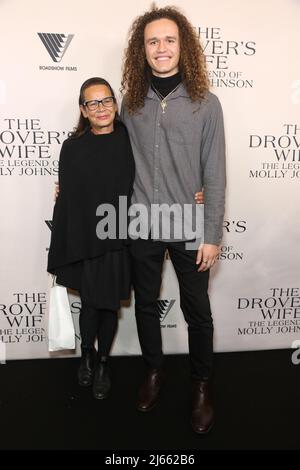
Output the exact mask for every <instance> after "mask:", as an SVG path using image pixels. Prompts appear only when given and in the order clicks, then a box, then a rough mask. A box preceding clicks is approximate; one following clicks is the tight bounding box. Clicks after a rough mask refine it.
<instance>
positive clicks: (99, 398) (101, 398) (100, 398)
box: [93, 393, 109, 400]
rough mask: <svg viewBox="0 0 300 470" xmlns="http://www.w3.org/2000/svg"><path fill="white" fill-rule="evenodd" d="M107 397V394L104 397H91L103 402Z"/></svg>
mask: <svg viewBox="0 0 300 470" xmlns="http://www.w3.org/2000/svg"><path fill="white" fill-rule="evenodd" d="M108 396H109V394H108V393H107V394H106V395H100V396H96V395H93V397H94V398H95V400H105V398H107V397H108Z"/></svg>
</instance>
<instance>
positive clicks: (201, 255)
mask: <svg viewBox="0 0 300 470" xmlns="http://www.w3.org/2000/svg"><path fill="white" fill-rule="evenodd" d="M218 254H219V247H218V246H217V245H209V244H207V243H204V244H203V245H200V247H199V248H198V252H197V257H196V264H198V265H199V268H198V271H207V270H208V269H210V268H211V267H212V266H213V265H214V264H215V262H216V259H217V256H218Z"/></svg>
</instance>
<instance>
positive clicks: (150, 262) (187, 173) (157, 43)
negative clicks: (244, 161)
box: [121, 7, 225, 434]
mask: <svg viewBox="0 0 300 470" xmlns="http://www.w3.org/2000/svg"><path fill="white" fill-rule="evenodd" d="M208 88H209V85H208V79H207V73H206V68H205V57H204V54H203V51H202V49H201V46H200V44H199V41H198V38H197V37H196V34H195V32H194V29H193V27H192V25H191V24H190V23H189V21H188V20H187V18H186V17H185V16H184V15H182V14H181V13H180V12H179V11H178V10H177V9H176V8H173V7H166V8H161V9H158V8H156V7H154V8H153V9H152V10H151V11H149V12H147V13H145V14H144V15H142V16H140V17H139V18H137V19H136V20H135V22H134V23H133V25H132V28H131V33H130V39H129V44H128V49H127V50H126V55H125V61H124V71H123V79H122V90H123V92H124V94H125V97H124V100H123V107H122V111H121V117H122V119H123V121H124V123H125V125H126V126H127V129H128V132H129V136H130V140H131V144H132V148H133V154H134V157H135V164H136V177H135V183H134V193H133V197H132V203H133V204H143V205H144V206H146V207H147V208H148V211H149V213H151V208H152V207H153V205H155V204H168V205H169V206H171V205H172V204H174V203H175V204H177V205H178V204H179V205H180V206H181V207H183V206H184V205H185V204H193V201H194V193H196V192H197V191H198V190H199V188H204V192H205V204H204V227H202V228H203V231H204V240H202V243H201V244H200V246H199V245H197V249H195V250H190V249H189V247H188V244H187V243H186V242H187V241H188V240H191V239H192V238H195V236H194V237H193V234H192V233H190V234H189V231H187V233H186V232H185V233H184V235H183V236H182V239H181V240H178V239H176V237H174V238H172V237H171V238H168V237H167V238H165V237H164V234H161V231H160V234H161V236H160V237H158V239H157V237H156V239H154V237H153V223H155V222H157V220H153V219H151V222H150V224H151V225H150V229H149V231H148V233H147V236H145V235H142V236H141V237H140V238H137V239H135V240H133V241H132V245H131V254H132V258H133V285H134V290H135V308H136V321H137V329H138V334H139V340H140V345H141V350H142V354H143V358H144V360H145V362H146V365H147V375H146V379H145V381H144V382H143V384H142V385H141V388H140V390H139V396H138V402H137V409H138V410H140V411H148V410H151V409H152V408H153V406H154V405H155V404H156V402H157V399H158V396H159V393H160V390H161V386H162V384H163V381H164V373H163V354H162V341H161V330H160V320H159V313H158V309H157V299H158V297H159V292H160V287H161V272H162V266H163V261H164V255H165V251H166V250H167V249H168V251H169V255H170V258H171V260H172V262H173V265H174V268H175V271H176V275H177V278H178V282H179V289H180V305H181V309H182V311H183V314H184V318H185V320H186V322H187V324H188V340H189V353H190V363H191V375H192V382H193V400H192V403H193V405H192V417H191V424H192V428H193V430H194V431H195V432H197V433H199V434H204V433H207V432H208V431H209V430H210V429H211V426H212V424H213V420H214V410H213V405H212V398H211V377H212V358H213V322H212V316H211V310H210V303H209V298H208V293H207V289H208V277H209V269H210V268H211V267H212V266H213V265H214V263H215V261H216V259H217V256H218V253H219V244H220V241H221V234H222V223H223V216H224V194H225V143H224V129H223V117H222V109H221V106H220V103H219V101H218V99H217V97H216V96H215V95H213V94H212V93H210V92H209V91H208ZM165 216H166V214H164V213H163V216H162V217H163V219H164V217H165ZM148 222H149V220H144V221H143V220H142V225H143V224H144V226H145V227H149V226H148V225H147V224H148ZM146 230H147V229H146ZM143 233H144V234H145V230H144V232H143Z"/></svg>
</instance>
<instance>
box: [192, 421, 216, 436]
mask: <svg viewBox="0 0 300 470" xmlns="http://www.w3.org/2000/svg"><path fill="white" fill-rule="evenodd" d="M191 426H192V430H193V431H194V432H195V433H196V434H199V435H200V436H205V435H206V434H208V433H209V432H210V431H211V429H212V428H213V426H214V423H211V425H210V426H209V428H208V429H207V430H206V431H196V429H195V428H194V427H193V425H192V423H191Z"/></svg>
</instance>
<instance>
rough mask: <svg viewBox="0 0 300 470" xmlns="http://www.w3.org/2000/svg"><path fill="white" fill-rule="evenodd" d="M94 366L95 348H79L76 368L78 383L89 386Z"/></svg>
mask: <svg viewBox="0 0 300 470" xmlns="http://www.w3.org/2000/svg"><path fill="white" fill-rule="evenodd" d="M94 367H95V349H94V348H81V361H80V365H79V369H78V383H79V385H81V386H82V387H89V386H90V385H92V382H93V373H94Z"/></svg>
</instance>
